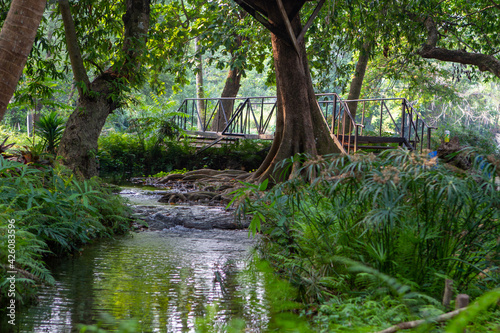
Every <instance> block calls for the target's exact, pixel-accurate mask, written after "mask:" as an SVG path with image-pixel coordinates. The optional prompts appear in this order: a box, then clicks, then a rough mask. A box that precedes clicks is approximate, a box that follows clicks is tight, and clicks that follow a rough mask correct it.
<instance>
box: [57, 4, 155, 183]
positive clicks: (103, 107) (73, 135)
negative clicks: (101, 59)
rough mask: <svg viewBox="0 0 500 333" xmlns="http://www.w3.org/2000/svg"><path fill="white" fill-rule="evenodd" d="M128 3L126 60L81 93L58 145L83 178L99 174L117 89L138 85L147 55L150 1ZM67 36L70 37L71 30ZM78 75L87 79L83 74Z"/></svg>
mask: <svg viewBox="0 0 500 333" xmlns="http://www.w3.org/2000/svg"><path fill="white" fill-rule="evenodd" d="M126 3H127V9H126V13H125V15H124V16H123V21H124V26H125V30H124V36H125V38H124V43H123V47H122V52H123V57H124V60H123V61H121V62H117V63H120V64H121V66H120V67H111V68H109V69H108V70H107V71H105V72H104V73H102V74H101V75H99V76H97V77H96V78H95V79H94V81H93V82H92V83H90V84H89V85H88V86H87V89H86V90H87V91H88V92H91V93H88V92H87V93H86V92H85V91H81V92H80V97H79V99H78V101H77V106H76V109H75V111H74V112H73V113H72V114H71V116H70V118H69V119H68V122H67V124H66V129H65V131H64V134H63V136H62V138H61V142H60V144H59V150H58V155H59V156H61V157H62V158H63V163H64V164H65V165H67V166H68V167H70V168H71V169H72V170H73V171H74V172H75V174H77V175H78V176H80V177H84V178H90V177H92V176H96V175H97V161H96V154H97V140H98V139H99V135H100V134H101V130H102V127H103V126H104V123H105V122H106V118H107V117H108V115H109V114H110V113H111V112H113V110H115V109H116V108H117V107H119V100H117V97H116V96H119V95H120V93H121V92H120V90H119V88H117V87H118V86H120V85H121V84H123V82H124V81H126V82H128V83H129V84H131V85H133V84H134V83H136V82H135V80H136V75H135V74H136V71H137V70H138V66H139V65H140V64H139V63H138V61H137V59H138V58H139V57H140V56H141V53H143V52H145V39H146V38H147V33H148V29H149V11H150V7H149V0H126ZM65 23H66V22H65ZM66 33H67V34H68V31H67V32H66ZM70 40H71V39H70ZM71 42H75V43H76V41H70V43H71ZM72 50H73V51H72ZM75 50H78V48H74V47H68V52H79V51H75ZM72 59H77V60H76V63H75V64H73V61H72V67H73V72H74V74H75V79H76V80H77V81H80V82H85V79H84V78H82V77H80V78H79V79H78V78H77V77H76V75H77V73H79V72H80V70H81V68H83V63H81V56H80V57H74V55H73V57H72ZM78 75H81V76H86V74H85V75H83V73H80V74H78ZM117 83H119V84H117Z"/></svg>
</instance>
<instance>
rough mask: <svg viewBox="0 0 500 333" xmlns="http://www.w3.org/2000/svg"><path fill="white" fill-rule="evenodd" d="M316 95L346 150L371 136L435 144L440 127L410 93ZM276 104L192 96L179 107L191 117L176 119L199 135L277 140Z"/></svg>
mask: <svg viewBox="0 0 500 333" xmlns="http://www.w3.org/2000/svg"><path fill="white" fill-rule="evenodd" d="M316 96H317V98H318V104H319V106H320V108H321V111H322V114H323V117H324V120H325V122H326V123H327V124H328V127H329V128H330V134H331V136H332V138H333V139H334V141H335V142H336V144H337V146H338V147H339V148H340V149H341V151H342V152H344V153H347V154H349V153H350V152H351V151H353V152H356V151H357V150H358V148H359V145H358V144H359V140H360V139H362V140H365V141H366V140H367V138H371V139H372V140H374V138H376V139H377V140H375V141H376V142H380V143H382V142H385V143H388V142H390V143H398V144H400V145H404V146H406V147H407V148H409V149H418V148H419V147H418V146H419V145H420V151H422V150H423V147H424V142H427V148H428V149H430V144H431V131H432V129H434V128H435V127H431V126H429V125H428V124H427V123H426V122H425V121H424V120H423V119H422V117H421V116H420V114H419V113H418V112H417V110H416V109H415V108H414V107H413V106H412V105H411V104H410V103H409V102H408V100H406V99H405V98H371V99H358V100H342V99H341V98H340V97H339V96H338V95H337V94H336V93H328V94H317V95H316ZM351 103H357V105H358V107H357V110H358V111H357V114H356V115H355V117H353V115H352V114H351V112H350V110H349V105H350V104H351ZM276 108H277V99H276V97H274V96H260V97H246V98H243V97H239V98H203V99H198V98H188V99H185V100H184V101H183V102H182V104H181V106H180V107H179V109H178V112H181V113H184V114H186V116H184V117H180V116H177V117H175V118H174V121H175V123H176V124H177V125H178V126H179V127H180V128H182V129H183V130H185V131H187V132H188V133H192V134H196V135H206V136H210V135H209V134H211V135H213V136H212V137H215V138H218V139H220V138H222V137H245V138H253V139H272V138H273V137H274V129H275V117H274V114H275V111H276ZM398 110H399V111H398ZM389 137H390V138H392V140H389V139H387V138H389ZM384 138H385V141H384ZM367 148H369V147H367ZM381 148H383V147H381Z"/></svg>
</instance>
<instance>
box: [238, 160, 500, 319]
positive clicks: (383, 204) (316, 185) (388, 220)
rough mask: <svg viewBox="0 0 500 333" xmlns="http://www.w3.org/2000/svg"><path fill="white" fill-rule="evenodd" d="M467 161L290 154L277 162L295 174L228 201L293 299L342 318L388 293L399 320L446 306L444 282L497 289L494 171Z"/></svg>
mask: <svg viewBox="0 0 500 333" xmlns="http://www.w3.org/2000/svg"><path fill="white" fill-rule="evenodd" d="M471 159H472V160H473V161H474V163H473V168H472V169H471V170H470V171H469V172H470V173H469V174H465V173H459V172H456V171H455V170H456V169H453V168H449V167H448V166H447V165H445V164H443V163H439V162H438V161H437V159H436V158H434V159H429V158H428V156H426V155H418V154H415V153H412V152H410V151H407V150H393V151H388V152H385V153H383V154H381V155H379V156H378V157H376V156H375V155H373V154H356V155H351V156H331V157H329V158H321V157H318V158H316V159H314V160H311V159H307V158H306V157H304V156H295V157H294V158H292V159H291V160H288V161H286V162H284V164H283V166H282V167H285V166H286V165H291V164H293V163H294V162H300V163H302V165H303V168H302V169H301V171H300V173H299V174H297V175H295V177H293V178H292V179H290V180H289V181H287V182H284V183H281V184H277V185H275V186H274V187H273V188H272V189H270V190H268V191H264V190H265V189H266V183H263V184H260V185H253V184H246V186H245V187H244V188H243V189H241V190H239V192H238V193H237V195H236V197H235V199H234V200H235V201H239V202H241V203H242V204H241V205H240V206H239V207H240V208H239V210H240V213H244V214H250V215H252V216H253V219H252V223H251V226H250V228H251V231H252V232H254V233H255V232H259V231H260V232H261V233H263V236H264V237H263V240H264V241H263V243H262V245H261V253H262V255H263V257H264V258H266V259H268V260H269V261H270V262H271V263H272V264H273V266H274V267H275V269H276V271H277V272H279V273H280V274H281V275H282V276H284V277H286V278H287V279H288V280H289V281H291V282H292V284H293V285H295V286H296V287H297V288H298V289H299V291H300V297H301V300H302V302H304V303H306V304H315V303H319V304H325V305H326V304H330V306H329V307H330V309H331V311H333V312H335V313H337V314H336V316H337V315H338V312H339V311H347V312H349V311H350V313H352V311H351V310H347V307H348V306H349V304H350V302H361V303H362V304H363V306H367V304H370V303H369V302H370V301H376V302H380V300H383V299H384V297H386V296H387V295H389V296H391V297H392V298H393V299H395V300H397V302H399V303H398V304H401V305H402V306H403V307H404V309H405V310H404V311H402V312H401V313H400V317H401V315H403V316H402V317H401V319H403V320H406V319H409V318H411V317H412V316H417V317H418V316H421V315H422V314H421V313H420V312H419V311H421V309H422V308H423V307H424V306H430V307H431V308H433V309H437V311H445V310H446V309H444V308H443V307H442V306H441V305H440V303H441V302H440V300H441V298H442V295H443V289H444V285H445V279H451V280H452V281H453V283H454V292H455V293H467V294H468V295H470V296H471V297H472V298H475V297H478V296H480V295H481V294H483V293H484V292H485V291H487V290H489V289H492V288H498V287H500V270H499V264H500V238H498V235H499V232H500V223H499V220H498V218H499V212H500V210H499V208H500V205H499V204H500V193H499V192H498V191H497V188H496V184H495V181H494V178H495V177H494V176H495V173H496V170H495V167H494V166H493V165H492V164H489V163H488V162H485V159H483V158H481V157H476V158H474V157H473V156H472V157H471ZM358 297H359V299H358V300H356V298H358ZM347 299H350V301H345V300H347ZM336 300H340V301H336ZM438 300H439V301H438ZM332 302H333V303H332ZM335 302H337V304H342V305H341V307H342V309H340V310H339V309H337V308H338V306H339V305H335ZM367 302H368V303H367ZM377 306H383V305H380V304H379V305H377ZM365 310H366V309H365ZM379 310H380V311H385V312H387V311H389V312H390V311H391V310H389V309H385V308H380V309H379ZM377 311H378V310H377ZM356 317H357V316H356ZM368 317H369V316H368ZM343 320H345V319H343ZM344 324H345V323H344Z"/></svg>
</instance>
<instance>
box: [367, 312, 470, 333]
mask: <svg viewBox="0 0 500 333" xmlns="http://www.w3.org/2000/svg"><path fill="white" fill-rule="evenodd" d="M465 310H467V308H461V309H457V310H454V311H451V312H447V313H444V314H442V315H440V316H437V317H435V318H432V319H419V320H414V321H407V322H404V323H400V324H397V325H394V326H391V327H389V328H386V329H385V330H382V331H378V332H375V333H393V332H397V331H399V330H407V329H410V328H415V327H417V326H420V325H422V324H425V323H442V322H445V321H448V320H450V319H451V318H453V317H455V316H456V315H458V314H459V313H460V312H462V311H465Z"/></svg>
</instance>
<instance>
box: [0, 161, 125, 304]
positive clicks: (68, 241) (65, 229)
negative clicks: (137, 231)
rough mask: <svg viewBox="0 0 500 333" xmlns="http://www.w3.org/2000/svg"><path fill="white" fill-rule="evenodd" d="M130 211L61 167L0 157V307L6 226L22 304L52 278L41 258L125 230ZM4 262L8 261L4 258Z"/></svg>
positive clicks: (3, 297)
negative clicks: (11, 236) (12, 231)
mask: <svg viewBox="0 0 500 333" xmlns="http://www.w3.org/2000/svg"><path fill="white" fill-rule="evenodd" d="M130 213H131V212H130V209H129V208H128V207H127V206H125V205H124V204H123V201H122V200H121V199H120V197H118V196H116V195H113V194H111V193H110V192H109V190H107V189H106V188H105V187H103V186H102V185H101V184H100V183H99V182H98V181H97V180H89V181H84V182H80V181H77V180H76V179H74V178H73V176H72V175H71V173H70V172H69V171H68V170H66V169H64V168H61V167H55V168H46V169H36V168H33V167H30V166H27V165H25V164H21V163H18V162H12V161H9V160H6V159H4V158H3V157H1V156H0V221H1V222H0V223H1V224H0V261H1V262H2V264H1V265H0V304H3V302H4V301H6V300H7V298H6V291H7V289H8V283H7V282H8V281H7V280H6V271H8V270H12V269H10V267H8V266H7V263H9V262H13V261H11V260H7V259H8V258H7V255H8V254H9V252H8V250H7V245H8V242H7V238H8V234H9V233H8V230H9V227H8V224H9V221H15V222H13V224H14V226H15V230H16V232H15V270H16V271H17V272H18V273H19V274H18V278H17V279H16V288H17V289H16V298H17V299H18V300H19V301H20V302H21V303H24V302H26V301H28V299H29V298H30V297H31V296H32V295H33V292H34V290H35V289H36V287H37V285H39V284H40V283H52V282H53V281H54V280H53V278H52V276H51V273H50V271H49V270H48V269H47V267H46V266H45V264H44V261H43V260H44V258H45V257H47V256H51V255H64V254H69V253H74V252H76V251H79V250H81V247H82V246H83V245H84V244H86V243H88V242H91V241H92V240H93V239H95V238H98V237H109V236H112V235H113V234H116V233H123V232H125V231H126V230H129V227H130V221H131V220H130ZM9 259H10V258H9Z"/></svg>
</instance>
